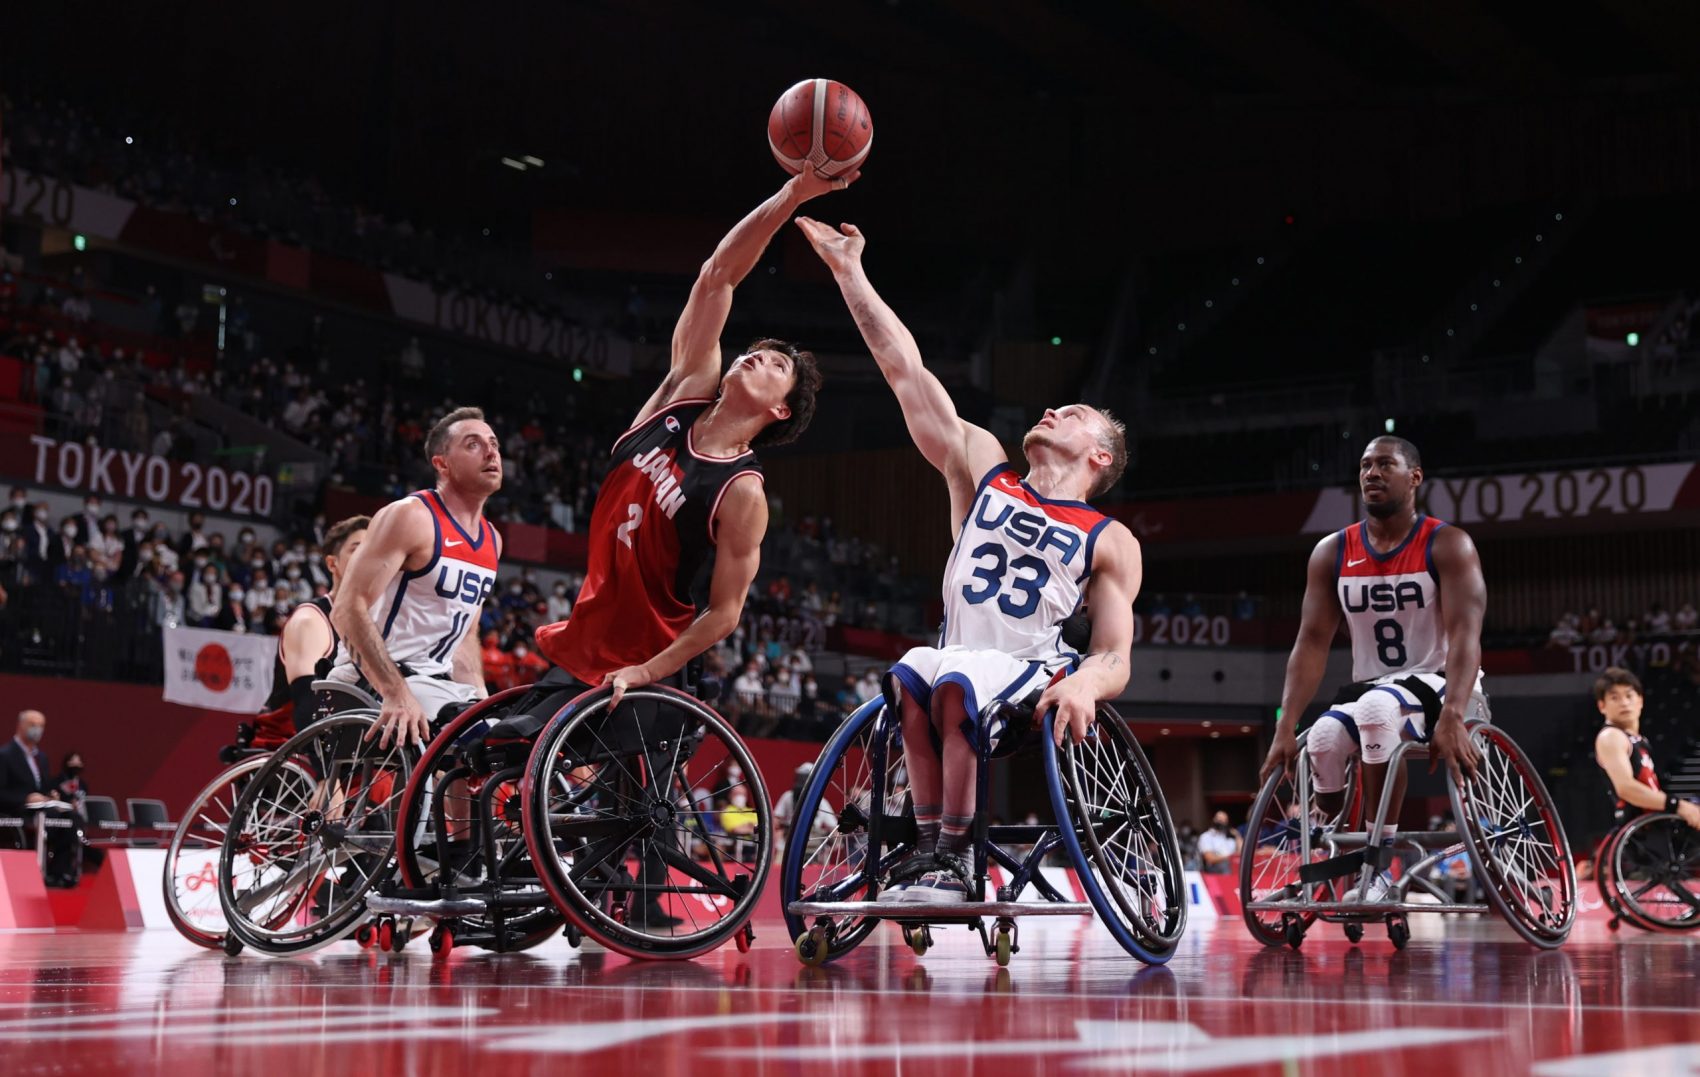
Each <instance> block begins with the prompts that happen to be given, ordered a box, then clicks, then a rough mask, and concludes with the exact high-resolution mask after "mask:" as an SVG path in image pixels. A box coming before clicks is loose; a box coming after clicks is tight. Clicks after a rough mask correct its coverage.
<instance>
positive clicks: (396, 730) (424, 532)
mask: <svg viewBox="0 0 1700 1077" xmlns="http://www.w3.org/2000/svg"><path fill="white" fill-rule="evenodd" d="M436 534H437V532H436V528H435V526H434V525H433V524H432V522H431V510H430V509H428V508H426V507H425V503H424V502H422V501H420V500H419V499H418V498H416V497H407V498H403V499H402V500H400V501H395V502H391V503H390V504H388V505H385V506H384V507H383V508H381V509H379V510H378V514H377V515H376V516H374V517H372V526H371V527H370V528H368V529H367V531H366V541H365V542H363V543H361V545H360V549H359V550H358V551H356V552H355V554H354V559H353V560H352V561H350V562H349V563H348V569H347V570H346V571H345V572H344V574H343V577H342V587H341V589H340V590H338V592H337V601H336V605H335V606H334V607H333V608H332V610H331V623H332V624H334V625H335V626H336V630H337V632H339V633H340V634H341V635H342V638H343V639H345V640H347V641H348V647H349V650H351V651H352V652H353V653H354V657H355V659H356V660H358V661H359V663H360V672H361V673H363V674H364V675H365V677H366V679H367V680H369V681H371V682H372V686H373V687H374V688H376V689H377V690H378V694H379V695H381V696H382V697H383V710H382V712H381V713H380V715H379V717H378V724H377V725H376V726H374V727H373V733H376V734H380V735H381V738H382V739H381V740H380V742H379V743H380V744H381V745H383V746H384V747H388V746H389V745H390V743H391V741H392V740H394V739H401V740H403V741H420V742H424V741H425V740H426V739H428V738H429V736H430V730H431V725H430V722H429V721H428V720H427V719H426V717H425V711H424V709H423V708H422V707H420V705H419V701H418V700H417V699H415V698H414V697H413V690H412V689H411V688H409V687H408V686H407V681H405V680H403V679H402V675H401V670H399V669H397V668H396V664H395V662H394V661H393V660H392V659H391V658H390V653H389V650H388V649H387V648H386V647H385V646H384V638H383V636H382V635H380V634H379V632H378V626H377V625H376V624H374V623H373V622H372V606H373V604H374V603H376V602H377V601H378V600H379V598H380V597H382V595H383V592H384V587H385V585H387V584H388V583H389V582H390V581H391V580H393V579H395V576H396V573H398V572H402V571H418V570H419V569H422V568H424V567H425V564H426V562H428V561H430V560H431V551H432V548H433V546H434V545H435V543H436ZM368 735H371V734H368Z"/></svg>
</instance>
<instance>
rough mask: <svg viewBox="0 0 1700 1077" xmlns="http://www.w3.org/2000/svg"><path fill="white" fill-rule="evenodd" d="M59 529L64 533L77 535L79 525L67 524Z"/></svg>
mask: <svg viewBox="0 0 1700 1077" xmlns="http://www.w3.org/2000/svg"><path fill="white" fill-rule="evenodd" d="M59 530H60V531H62V532H63V533H65V534H67V535H75V534H76V533H77V525H76V524H66V525H65V526H64V527H61V528H60V529H59Z"/></svg>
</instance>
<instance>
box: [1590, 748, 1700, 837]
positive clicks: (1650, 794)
mask: <svg viewBox="0 0 1700 1077" xmlns="http://www.w3.org/2000/svg"><path fill="white" fill-rule="evenodd" d="M1594 762H1596V763H1598V764H1599V765H1600V769H1601V770H1603V771H1605V772H1606V777H1607V778H1609V779H1610V780H1611V789H1612V792H1614V793H1616V794H1617V799H1619V800H1621V801H1623V802H1624V803H1625V804H1631V805H1633V806H1635V807H1637V808H1640V809H1642V810H1643V811H1664V810H1665V794H1663V793H1661V792H1659V791H1658V790H1657V789H1652V788H1649V787H1648V786H1645V785H1642V784H1641V783H1640V782H1638V781H1636V780H1635V772H1634V771H1633V770H1631V769H1630V768H1629V734H1628V733H1625V732H1624V731H1623V730H1621V729H1618V728H1616V727H1615V726H1609V725H1608V726H1606V727H1605V728H1604V729H1602V730H1600V732H1599V734H1598V735H1597V736H1595V737H1594ZM1676 814H1677V815H1679V816H1681V817H1682V821H1683V822H1685V823H1687V824H1688V825H1689V826H1691V827H1695V828H1697V829H1700V804H1696V803H1694V802H1693V801H1692V800H1679V801H1677V805H1676Z"/></svg>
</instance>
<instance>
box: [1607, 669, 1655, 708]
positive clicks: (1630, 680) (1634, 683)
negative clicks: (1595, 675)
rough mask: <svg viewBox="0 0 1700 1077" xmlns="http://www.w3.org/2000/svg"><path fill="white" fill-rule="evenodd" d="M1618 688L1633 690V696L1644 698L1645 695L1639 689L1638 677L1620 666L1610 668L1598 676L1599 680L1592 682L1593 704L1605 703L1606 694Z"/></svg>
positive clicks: (1639, 681)
mask: <svg viewBox="0 0 1700 1077" xmlns="http://www.w3.org/2000/svg"><path fill="white" fill-rule="evenodd" d="M1619 686H1622V687H1625V688H1633V689H1634V690H1635V694H1636V695H1638V696H1645V695H1646V694H1647V693H1646V692H1645V691H1643V690H1642V688H1641V678H1640V677H1637V676H1636V675H1635V674H1633V673H1631V672H1629V670H1627V669H1624V668H1623V667H1622V666H1611V667H1610V668H1608V669H1607V670H1606V671H1605V672H1604V673H1602V674H1600V679H1599V680H1597V681H1595V682H1594V702H1595V703H1603V702H1605V698H1606V693H1607V692H1609V691H1611V690H1612V689H1613V688H1617V687H1619Z"/></svg>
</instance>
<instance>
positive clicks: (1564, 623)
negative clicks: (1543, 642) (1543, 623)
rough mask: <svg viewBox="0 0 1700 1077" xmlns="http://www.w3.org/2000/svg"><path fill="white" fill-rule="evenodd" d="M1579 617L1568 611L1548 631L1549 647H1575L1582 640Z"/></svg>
mask: <svg viewBox="0 0 1700 1077" xmlns="http://www.w3.org/2000/svg"><path fill="white" fill-rule="evenodd" d="M1577 622H1578V618H1577V616H1576V615H1575V614H1574V613H1566V614H1565V615H1564V616H1562V617H1560V618H1559V619H1558V623H1557V624H1555V625H1553V626H1552V631H1551V632H1549V633H1547V646H1548V647H1573V646H1575V645H1576V644H1578V643H1581V642H1582V633H1581V632H1580V631H1578V630H1577V627H1576V625H1577Z"/></svg>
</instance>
